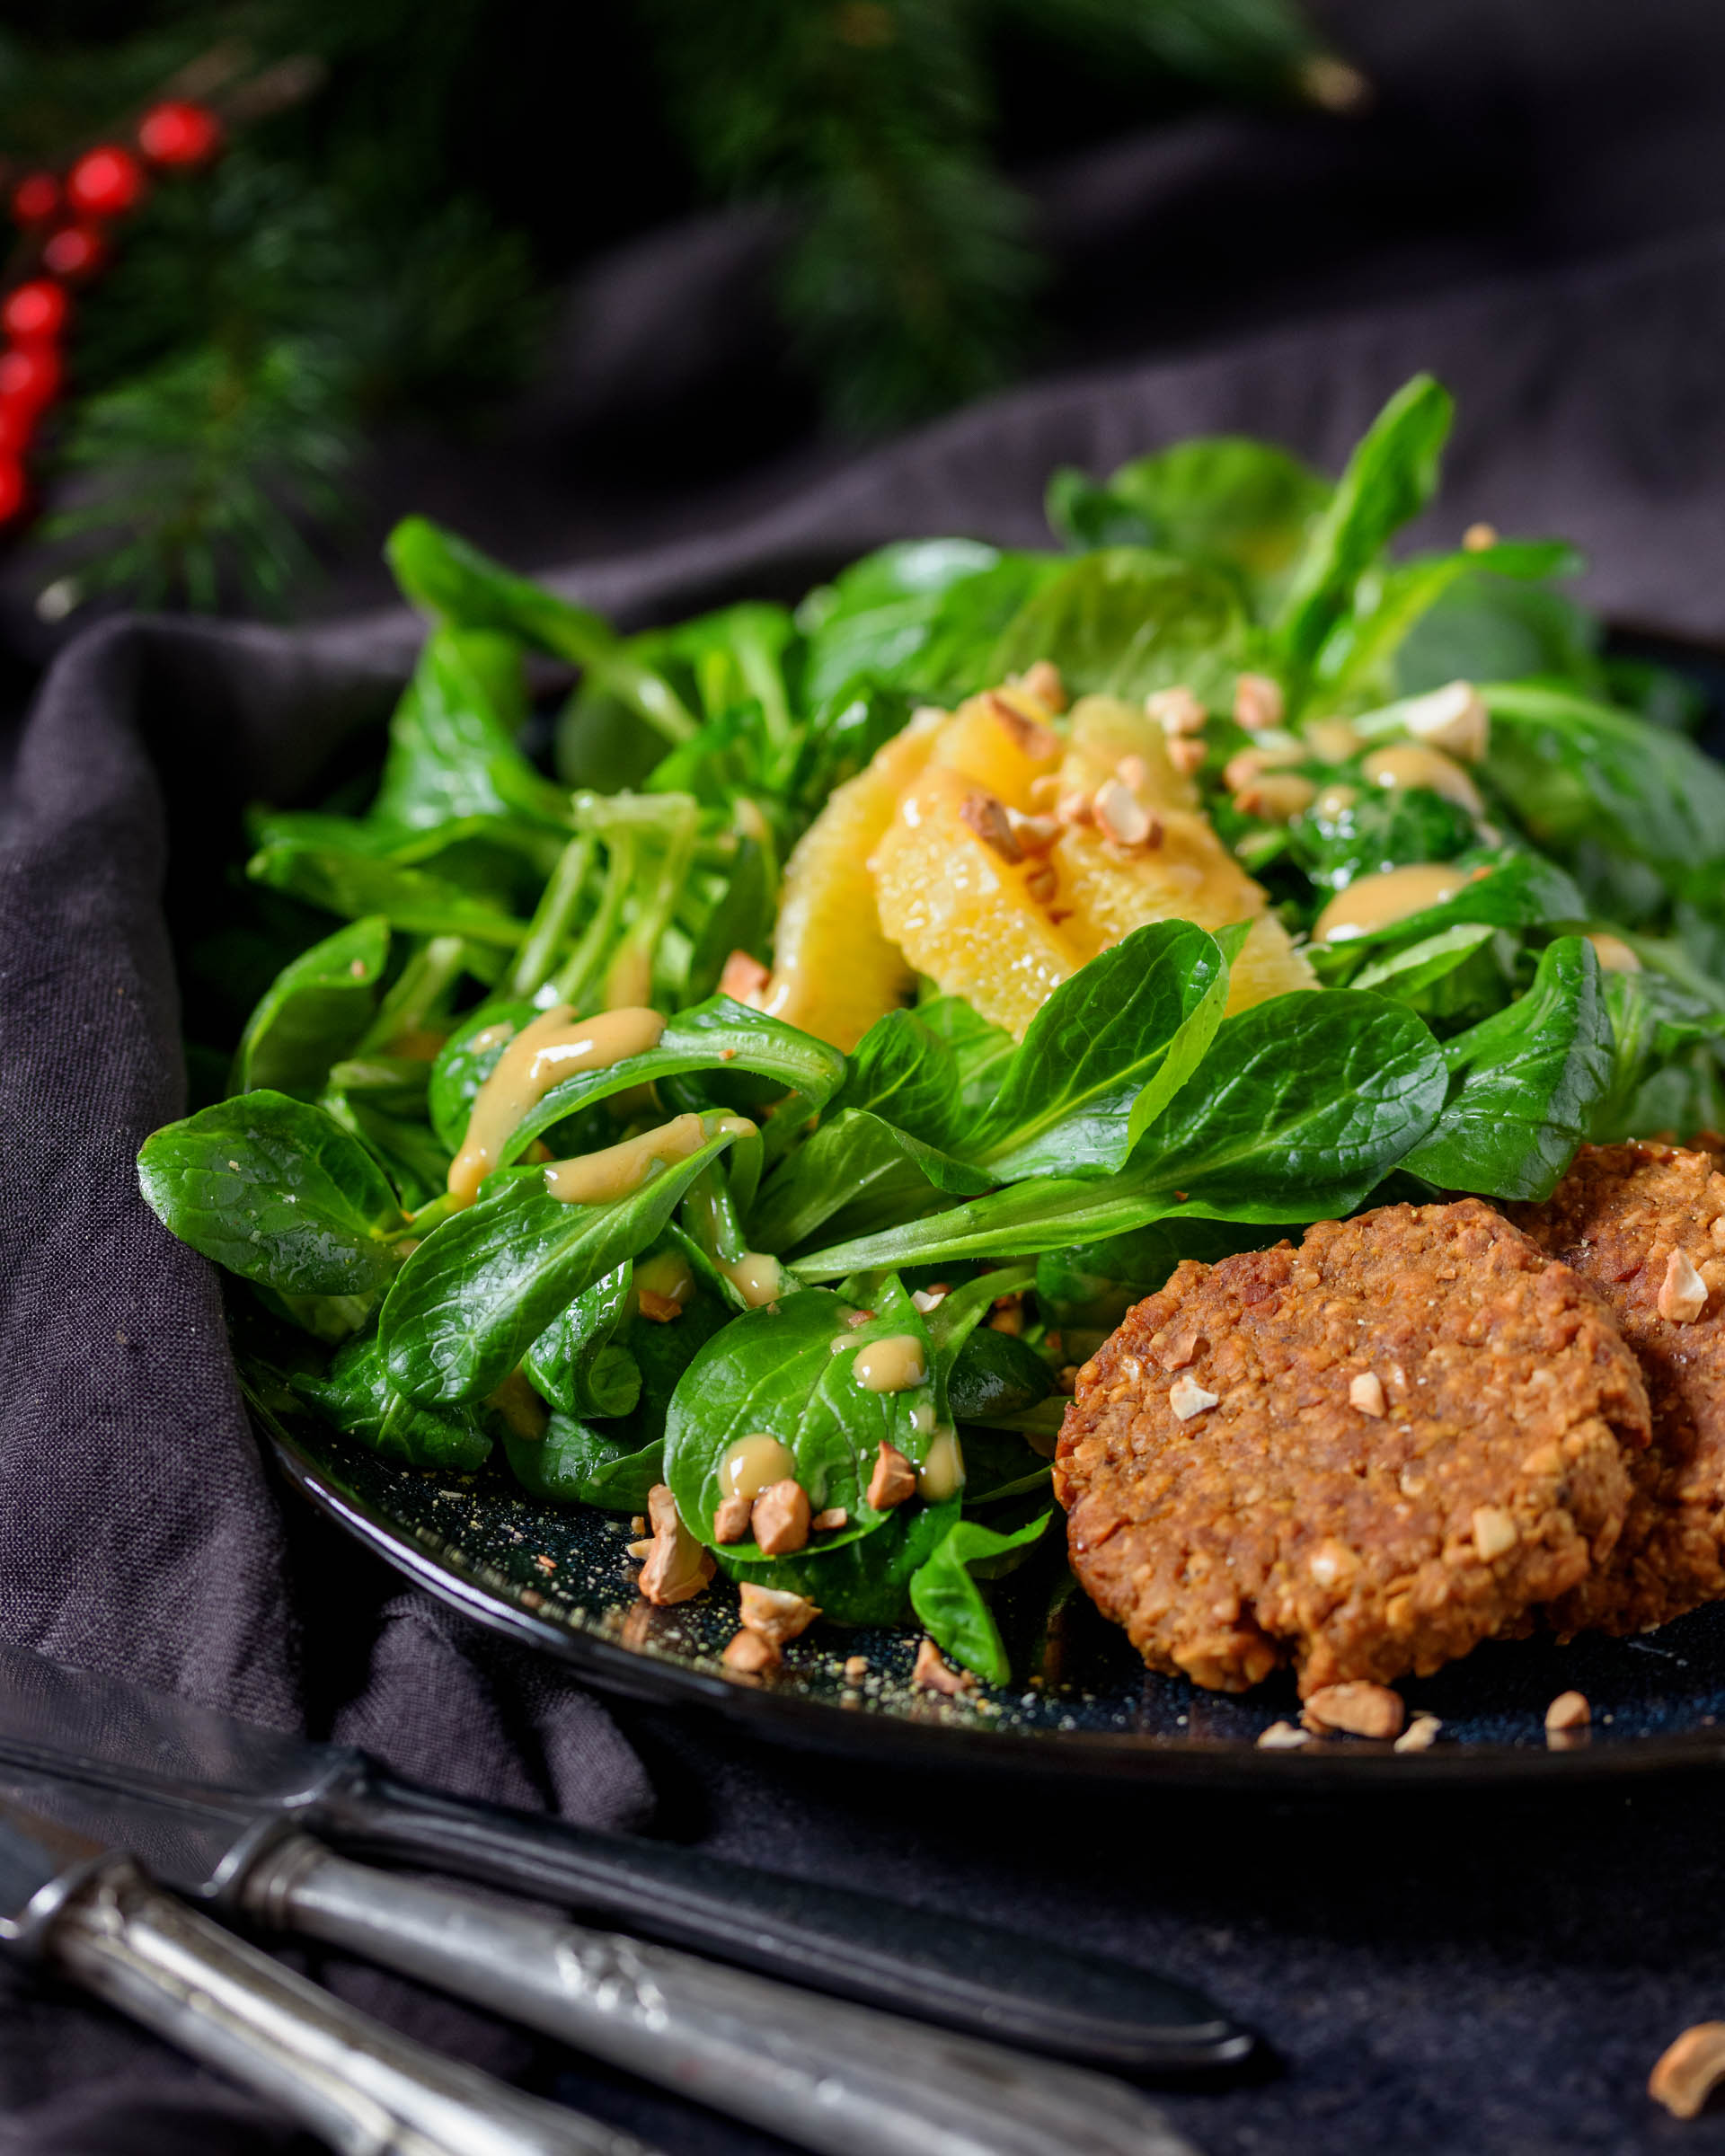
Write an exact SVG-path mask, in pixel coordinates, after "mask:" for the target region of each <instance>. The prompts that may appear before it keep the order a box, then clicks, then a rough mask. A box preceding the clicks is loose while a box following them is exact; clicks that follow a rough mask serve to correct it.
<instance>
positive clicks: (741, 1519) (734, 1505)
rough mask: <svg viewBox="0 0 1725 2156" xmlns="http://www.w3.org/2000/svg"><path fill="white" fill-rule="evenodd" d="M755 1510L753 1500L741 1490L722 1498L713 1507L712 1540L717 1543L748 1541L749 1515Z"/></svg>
mask: <svg viewBox="0 0 1725 2156" xmlns="http://www.w3.org/2000/svg"><path fill="white" fill-rule="evenodd" d="M754 1509H755V1500H754V1498H746V1497H744V1496H743V1494H742V1492H741V1491H740V1490H738V1491H734V1492H733V1493H732V1494H731V1495H730V1497H728V1498H721V1499H720V1501H719V1503H718V1504H717V1505H716V1506H715V1507H713V1514H712V1539H713V1541H714V1542H747V1539H748V1522H749V1515H750V1514H751V1513H752V1512H753V1511H754Z"/></svg>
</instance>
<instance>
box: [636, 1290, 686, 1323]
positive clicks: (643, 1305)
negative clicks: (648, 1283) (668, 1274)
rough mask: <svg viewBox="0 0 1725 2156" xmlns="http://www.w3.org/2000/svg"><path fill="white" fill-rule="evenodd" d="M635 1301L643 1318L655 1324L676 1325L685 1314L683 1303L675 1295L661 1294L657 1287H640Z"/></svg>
mask: <svg viewBox="0 0 1725 2156" xmlns="http://www.w3.org/2000/svg"><path fill="white" fill-rule="evenodd" d="M635 1302H636V1304H637V1306H638V1307H639V1309H640V1311H641V1316H642V1317H643V1318H646V1319H647V1320H648V1321H650V1323H652V1324H654V1325H674V1324H675V1323H676V1322H677V1319H678V1318H680V1317H681V1316H682V1315H683V1305H682V1304H681V1303H679V1302H678V1301H677V1297H676V1296H675V1295H661V1294H659V1291H658V1290H657V1289H656V1288H651V1287H638V1288H637V1289H636V1290H635Z"/></svg>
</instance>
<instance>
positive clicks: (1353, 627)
mask: <svg viewBox="0 0 1725 2156" xmlns="http://www.w3.org/2000/svg"><path fill="white" fill-rule="evenodd" d="M1580 567H1581V560H1580V557H1579V555H1578V554H1577V553H1576V552H1575V550H1574V549H1573V548H1572V547H1570V546H1566V545H1565V544H1564V543H1563V542H1562V541H1561V540H1558V539H1508V540H1499V542H1498V543H1496V544H1494V545H1491V546H1488V547H1482V548H1479V549H1478V550H1476V551H1472V550H1463V551H1461V552H1456V553H1450V554H1430V555H1426V556H1424V557H1422V558H1421V559H1420V560H1419V561H1406V562H1402V563H1401V564H1400V565H1399V566H1397V567H1396V568H1393V569H1385V570H1382V571H1381V572H1380V573H1379V574H1378V575H1377V576H1376V578H1373V579H1368V580H1367V585H1362V587H1361V588H1360V594H1359V596H1358V598H1357V600H1356V605H1355V609H1354V611H1353V612H1352V613H1350V614H1343V615H1342V617H1341V619H1340V621H1339V622H1337V623H1336V625H1335V626H1334V628H1333V629H1331V632H1330V633H1329V635H1328V636H1326V637H1325V638H1324V640H1323V648H1322V649H1321V650H1320V651H1319V653H1318V656H1317V661H1316V664H1315V666H1314V669H1313V671H1314V676H1315V678H1316V679H1317V680H1318V681H1320V682H1322V683H1323V685H1324V687H1325V689H1326V691H1327V692H1328V693H1329V694H1333V695H1339V696H1345V695H1348V694H1352V693H1354V692H1355V691H1357V690H1359V689H1368V688H1373V687H1376V686H1377V685H1380V684H1384V685H1387V684H1388V683H1389V682H1391V681H1392V680H1393V675H1392V673H1391V670H1390V669H1391V665H1392V661H1393V659H1394V658H1395V656H1396V654H1397V652H1398V651H1399V650H1400V649H1401V648H1402V644H1403V643H1404V642H1405V641H1406V639H1407V638H1408V636H1409V635H1410V634H1411V632H1412V631H1413V630H1414V628H1415V627H1416V626H1417V625H1418V624H1419V623H1420V621H1421V620H1422V619H1423V618H1424V616H1425V615H1426V614H1429V612H1430V610H1431V609H1432V607H1434V606H1435V605H1437V604H1438V601H1439V600H1440V599H1441V598H1442V597H1443V596H1444V594H1445V593H1446V591H1448V590H1449V589H1450V588H1452V587H1453V586H1455V585H1456V584H1458V583H1460V582H1461V581H1462V580H1463V579H1464V578H1468V577H1473V576H1477V575H1479V574H1481V573H1482V572H1486V573H1490V574H1491V575H1493V576H1494V577H1496V578H1498V579H1518V580H1525V581H1528V582H1531V581H1533V580H1534V579H1538V578H1543V577H1556V576H1572V575H1573V574H1574V573H1575V572H1576V570H1579V568H1580ZM1368 588H1369V596H1367V590H1368ZM1459 677H1465V678H1467V679H1473V678H1475V676H1472V675H1468V674H1465V670H1464V676H1457V675H1456V674H1455V673H1453V672H1452V673H1450V674H1446V676H1444V680H1445V681H1455V680H1456V679H1457V678H1459ZM1436 685H1437V686H1441V684H1436Z"/></svg>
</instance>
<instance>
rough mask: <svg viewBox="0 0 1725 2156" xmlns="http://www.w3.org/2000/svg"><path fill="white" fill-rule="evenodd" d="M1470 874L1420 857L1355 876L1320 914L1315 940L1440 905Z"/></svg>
mask: <svg viewBox="0 0 1725 2156" xmlns="http://www.w3.org/2000/svg"><path fill="white" fill-rule="evenodd" d="M1470 873H1471V870H1467V869H1458V868H1457V867H1456V866H1455V862H1450V861H1422V862H1413V863H1411V865H1410V866H1408V867H1407V868H1403V869H1385V870H1383V871H1382V872H1381V873H1380V874H1378V875H1376V876H1357V877H1356V878H1355V879H1354V880H1353V882H1352V883H1350V884H1349V886H1348V888H1347V889H1346V890H1345V891H1338V892H1337V893H1336V895H1335V897H1333V898H1332V899H1331V901H1330V903H1329V905H1328V906H1325V907H1324V909H1323V912H1322V913H1321V914H1320V915H1318V917H1317V920H1316V921H1315V922H1314V923H1313V927H1312V941H1314V943H1341V942H1345V941H1347V939H1348V938H1349V936H1363V935H1367V934H1369V932H1371V931H1372V930H1373V929H1375V928H1384V927H1385V926H1387V925H1388V923H1390V922H1392V921H1402V920H1405V919H1406V917H1407V916H1408V915H1410V914H1420V913H1423V912H1424V911H1425V909H1426V908H1427V906H1441V905H1442V904H1443V902H1444V900H1445V899H1446V898H1453V897H1455V894H1456V892H1457V891H1459V890H1460V889H1461V888H1462V886H1463V885H1464V883H1465V882H1466V881H1467V879H1468V877H1469V875H1470Z"/></svg>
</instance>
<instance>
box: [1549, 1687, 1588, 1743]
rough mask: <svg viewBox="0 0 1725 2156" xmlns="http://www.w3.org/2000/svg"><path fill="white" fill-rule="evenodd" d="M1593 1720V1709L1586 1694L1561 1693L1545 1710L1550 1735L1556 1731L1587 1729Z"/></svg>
mask: <svg viewBox="0 0 1725 2156" xmlns="http://www.w3.org/2000/svg"><path fill="white" fill-rule="evenodd" d="M1592 1719H1593V1709H1592V1708H1591V1707H1589V1706H1588V1695H1587V1694H1586V1692H1559V1693H1558V1695H1557V1697H1556V1698H1555V1699H1554V1700H1553V1701H1552V1703H1551V1705H1550V1706H1549V1707H1548V1708H1547V1709H1546V1710H1545V1728H1546V1732H1547V1734H1548V1735H1549V1734H1550V1733H1551V1732H1552V1731H1553V1730H1554V1729H1556V1730H1561V1729H1585V1728H1586V1727H1588V1723H1589V1722H1591V1721H1592Z"/></svg>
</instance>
